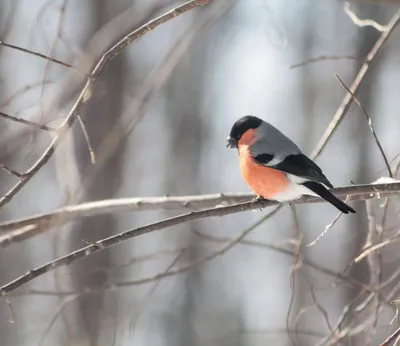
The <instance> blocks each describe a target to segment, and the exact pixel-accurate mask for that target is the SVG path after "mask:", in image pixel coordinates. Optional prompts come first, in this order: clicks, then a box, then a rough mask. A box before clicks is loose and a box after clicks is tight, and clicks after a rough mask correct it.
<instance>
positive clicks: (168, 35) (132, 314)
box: [0, 0, 400, 346]
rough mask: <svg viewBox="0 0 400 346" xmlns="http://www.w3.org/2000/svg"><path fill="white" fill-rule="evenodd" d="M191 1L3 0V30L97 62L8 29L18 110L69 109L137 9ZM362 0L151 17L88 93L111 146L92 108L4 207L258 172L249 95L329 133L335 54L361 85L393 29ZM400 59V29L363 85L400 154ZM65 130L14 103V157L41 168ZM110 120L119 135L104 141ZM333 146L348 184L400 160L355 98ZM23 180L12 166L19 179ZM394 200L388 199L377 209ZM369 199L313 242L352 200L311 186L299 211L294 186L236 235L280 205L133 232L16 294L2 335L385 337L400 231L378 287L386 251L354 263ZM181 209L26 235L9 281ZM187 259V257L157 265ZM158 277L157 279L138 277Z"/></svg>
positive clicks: (134, 193)
mask: <svg viewBox="0 0 400 346" xmlns="http://www.w3.org/2000/svg"><path fill="white" fill-rule="evenodd" d="M177 5H179V3H177V2H172V1H168V0H141V1H140V0H85V1H78V0H50V1H42V0H36V1H29V0H0V41H4V42H7V43H10V44H13V45H17V46H19V47H23V48H26V49H29V50H33V51H37V52H40V53H43V54H45V55H47V56H51V57H54V58H57V59H59V60H61V61H64V62H66V63H69V64H73V65H75V66H78V69H79V71H80V72H77V71H76V70H73V69H70V68H67V67H64V66H60V65H57V64H54V63H51V62H50V61H48V60H44V59H40V58H38V57H36V56H33V55H30V54H27V53H24V52H21V51H17V50H15V49H10V48H7V47H1V46H0V111H2V112H4V113H7V114H10V115H13V116H16V117H22V118H24V119H28V120H31V121H34V122H37V123H39V124H47V125H48V126H53V127H57V126H58V125H59V124H60V122H62V120H63V119H64V117H65V116H66V114H67V113H68V111H69V109H70V108H71V106H72V105H73V102H74V100H76V97H77V95H78V92H79V90H80V89H79V88H81V87H82V86H83V84H82V83H83V81H84V77H83V73H88V72H89V71H90V67H91V66H92V65H93V63H94V62H95V61H96V60H97V59H98V58H99V57H100V55H101V53H102V52H104V51H105V49H106V48H108V47H109V46H110V44H111V43H113V42H115V41H116V39H117V38H118V37H121V35H123V34H124V33H126V32H128V31H129V29H130V28H131V29H133V28H136V27H139V26H140V25H142V24H143V23H146V22H147V21H149V20H150V19H151V18H153V17H155V16H158V15H160V14H162V13H164V12H165V11H167V10H169V9H171V8H173V7H174V6H177ZM343 5H344V2H343V1H339V0H318V1H316V0H286V1H282V0H242V1H222V0H217V1H214V3H213V4H212V5H209V6H202V7H200V8H196V9H194V10H192V11H189V12H187V13H185V14H183V15H182V16H179V17H177V18H175V19H173V20H171V21H169V22H168V23H166V24H164V25H162V26H160V27H158V28H157V29H155V30H154V31H152V32H150V33H149V34H146V35H145V36H144V37H143V38H141V39H139V40H138V41H136V42H134V43H133V44H132V45H131V46H129V47H128V48H127V49H125V50H123V51H122V52H121V54H120V55H119V56H118V57H117V58H116V59H114V60H113V61H112V62H111V64H110V65H109V66H108V67H107V69H106V70H105V72H104V73H103V74H102V75H101V77H100V78H99V80H98V82H97V83H96V84H95V87H94V88H93V89H92V90H91V98H90V100H89V101H88V102H87V103H85V105H84V107H83V108H82V112H81V116H82V119H83V121H84V124H85V128H86V130H87V133H88V138H89V140H90V143H91V145H92V147H93V150H94V152H95V155H96V161H97V163H96V164H95V165H93V164H92V163H91V160H90V155H89V150H88V145H87V142H86V140H85V137H84V135H83V131H82V127H81V126H80V125H79V123H78V122H76V123H75V124H74V126H73V128H72V131H71V132H70V134H69V135H68V136H67V138H66V139H65V140H64V141H63V142H62V145H61V146H60V147H59V148H58V149H57V150H56V153H55V154H54V156H53V157H52V159H51V160H50V161H49V162H48V163H47V164H46V165H45V167H44V168H43V169H41V170H40V171H39V172H38V173H37V174H36V175H35V176H34V177H33V178H32V180H31V181H30V182H29V183H28V184H27V185H26V186H25V187H24V188H23V189H22V190H21V191H20V192H19V193H18V194H17V195H16V196H15V198H13V199H12V200H11V201H10V202H9V203H8V204H6V205H5V206H4V207H3V208H2V209H1V211H0V221H1V222H5V221H8V220H12V219H15V218H20V217H26V216H29V215H32V214H36V213H42V212H47V211H52V210H54V209H56V208H59V207H61V206H63V205H68V204H77V203H82V202H85V201H92V200H101V199H109V198H119V197H149V196H165V195H182V196H184V195H196V194H212V193H219V192H248V189H247V187H246V185H245V183H244V182H243V181H242V179H241V176H240V172H239V167H238V163H237V153H236V152H235V151H234V150H227V149H226V148H225V144H226V142H225V140H226V137H227V135H228V134H229V131H230V128H231V126H232V124H233V123H234V121H236V120H237V119H238V118H239V117H241V116H243V115H246V114H253V115H256V116H258V117H262V118H263V119H264V120H267V121H269V122H271V123H272V124H273V125H275V126H276V127H278V128H279V129H280V130H281V131H282V132H284V133H285V134H286V135H288V136H289V137H290V138H292V139H293V140H294V141H295V142H297V143H298V145H299V146H300V147H301V148H302V150H303V151H304V152H305V153H308V154H309V153H311V152H312V150H313V149H314V148H315V146H316V144H317V143H318V141H319V139H320V138H321V136H322V134H323V132H324V131H325V129H326V127H327V126H328V124H329V122H330V121H331V119H332V116H333V114H334V113H335V111H336V109H337V108H338V107H339V104H340V102H341V100H342V99H343V97H344V96H345V90H344V89H343V87H342V86H341V85H340V84H339V83H338V81H337V80H336V79H335V77H334V74H335V73H337V74H338V75H339V76H340V77H341V79H342V80H343V81H344V82H345V83H346V84H347V85H348V86H349V85H350V84H351V82H352V81H353V79H354V77H355V75H356V73H357V72H358V70H359V68H360V66H361V64H362V63H363V59H364V58H365V56H366V54H367V53H368V52H369V51H370V50H371V48H372V46H373V45H374V44H375V42H376V40H377V39H378V38H379V36H380V35H381V33H380V32H378V31H377V30H375V29H374V28H371V27H364V28H362V27H358V26H356V25H354V24H353V22H352V21H351V20H350V18H349V16H348V15H347V14H346V13H345V11H344V9H343ZM352 10H353V11H354V12H355V13H357V15H358V16H359V17H360V18H371V19H374V20H376V21H377V22H378V23H381V24H386V23H388V22H389V20H390V19H391V18H392V17H393V15H394V14H395V12H396V11H397V10H398V5H397V6H396V4H393V1H391V4H390V3H389V2H382V1H377V2H352ZM321 56H322V57H325V58H324V59H322V60H320V61H317V62H312V63H307V64H303V65H301V66H297V67H296V66H295V65H297V64H299V63H302V62H305V61H307V60H308V59H311V58H317V57H321ZM326 57H328V58H329V57H330V58H329V59H326ZM399 68H400V29H397V31H396V30H394V32H393V34H392V36H391V37H390V38H389V40H388V41H387V42H386V43H385V46H384V47H383V49H382V51H381V52H380V53H379V55H378V56H377V58H376V60H375V62H374V64H372V65H371V67H370V70H369V72H368V75H367V77H366V78H365V80H364V81H363V83H362V86H361V88H360V91H359V93H358V96H359V98H360V100H361V101H362V102H363V104H364V107H365V108H366V109H367V111H368V113H369V115H370V116H371V118H372V120H373V123H374V126H375V130H376V132H377V134H378V136H379V138H380V140H381V143H382V146H383V148H384V150H385V153H386V155H387V157H388V159H389V160H390V162H391V163H393V165H396V163H397V161H396V155H398V154H399V152H400V150H399V149H400V146H399V145H400V140H399V135H398V134H399V130H400V118H399V116H400V113H399V109H400V88H399ZM52 136H53V133H51V132H48V131H43V130H37V129H34V128H32V127H29V126H25V125H23V124H20V123H15V122H11V121H9V120H7V119H3V118H0V163H1V164H5V165H7V166H8V167H11V168H13V169H14V170H16V171H19V172H24V171H25V170H27V169H28V168H29V167H30V166H31V165H32V164H33V163H34V162H35V161H36V160H37V159H38V157H39V156H40V155H41V154H42V152H43V151H44V149H45V148H46V146H47V145H48V144H49V143H50V141H51V139H52ZM110 136H111V138H112V140H111V142H112V143H114V144H115V145H113V146H111V145H107V144H106V145H105V144H104V143H105V142H104V141H105V140H106V139H107V138H110ZM106 143H108V142H106ZM105 149H107V150H105ZM316 162H317V163H318V164H319V165H320V166H321V167H322V169H323V170H324V172H325V173H326V175H327V177H328V178H329V179H330V180H331V182H332V183H333V184H334V185H335V186H341V185H348V184H350V182H353V183H355V184H367V183H370V182H372V181H374V180H376V179H378V178H379V177H382V176H387V170H386V169H385V164H384V162H383V159H382V157H381V156H380V154H379V151H378V149H377V147H376V144H375V142H374V140H373V137H372V135H371V133H370V130H369V127H368V124H367V122H366V120H365V117H364V115H363V114H362V112H361V111H360V110H359V109H358V108H357V106H356V105H352V106H351V108H350V110H349V112H348V114H347V115H346V117H345V119H344V121H343V122H342V123H341V125H340V127H339V129H338V131H337V132H336V133H335V135H334V136H333V137H332V139H331V140H330V141H329V143H328V145H327V147H326V148H325V150H324V151H323V152H322V154H321V155H320V156H319V157H318V159H317V160H316ZM16 182H17V178H16V177H15V176H12V175H10V174H8V173H7V172H6V171H5V170H0V193H1V196H3V195H4V194H5V193H6V192H7V191H8V190H9V189H10V188H11V187H12V186H13V185H14V184H15V183H16ZM397 202H398V201H396V198H392V199H391V204H390V205H389V208H388V215H387V217H386V222H385V223H384V225H382V228H383V232H384V235H385V238H386V237H390V236H393V235H394V234H395V233H396V232H397V231H398V227H399V226H398V225H399V220H398V215H397V212H398V210H399V206H398V204H397ZM383 203H384V200H378V201H375V202H372V203H371V205H370V207H371V208H373V209H374V211H375V214H376V219H377V220H380V219H381V217H382V213H383V209H382V204H383ZM351 205H352V206H354V208H355V209H356V210H357V215H356V216H343V217H341V218H340V219H339V220H338V221H337V222H336V223H335V225H334V226H333V227H332V229H331V230H330V231H329V232H328V233H327V235H325V236H324V237H323V238H321V240H320V241H319V242H318V243H317V244H316V245H314V246H311V247H307V246H306V245H307V244H309V243H310V242H311V241H313V240H314V239H315V238H316V237H317V236H318V235H319V234H320V233H321V232H322V231H323V230H324V229H325V227H326V226H327V225H328V224H330V223H331V222H332V221H333V219H334V218H335V217H336V215H337V213H336V210H335V209H334V208H333V207H332V206H330V205H328V204H308V205H307V204H304V205H299V206H296V211H297V216H298V227H296V226H295V222H294V218H293V213H292V211H291V209H290V207H288V206H285V207H284V208H282V210H280V211H279V212H278V213H277V214H276V215H274V216H273V217H271V218H269V219H267V220H266V221H265V222H263V223H261V224H260V225H259V226H258V227H256V228H255V229H254V230H252V231H251V232H250V233H249V235H248V236H247V237H246V238H245V239H246V240H247V242H241V243H238V244H236V245H235V246H234V247H233V248H232V249H230V250H229V251H226V252H224V253H220V254H217V253H216V252H218V251H219V250H220V249H221V248H223V247H224V246H226V244H228V242H227V241H229V239H233V238H235V237H237V236H239V235H240V234H241V233H242V232H243V231H244V230H246V229H248V228H249V227H251V226H252V225H254V223H255V222H257V221H258V220H260V219H261V218H262V217H264V216H265V215H266V214H267V213H268V212H269V211H270V210H269V209H266V210H263V211H259V210H257V211H248V212H243V213H239V214H235V215H231V216H225V217H221V218H209V219H204V220H201V221H196V222H190V223H185V224H182V225H179V226H176V227H172V228H169V229H166V230H163V231H158V232H153V233H151V234H148V235H144V236H140V237H136V238H134V239H132V240H129V241H126V242H123V243H121V244H118V245H116V246H114V247H111V248H109V249H106V250H105V251H102V252H100V253H96V254H94V255H92V256H89V257H86V258H84V259H82V260H80V261H77V262H75V263H74V264H73V265H70V266H66V267H62V268H60V269H57V270H55V271H51V272H49V273H47V274H46V275H43V276H40V277H39V278H37V279H35V280H33V281H32V282H31V283H29V284H27V285H24V286H23V287H21V288H20V289H18V290H16V291H14V292H12V293H11V294H10V295H9V296H7V299H5V298H3V299H2V300H1V304H0V335H1V342H0V344H1V345H2V346H3V345H4V346H8V345H12V346H14V345H21V346H22V345H23V346H25V345H26V346H30V345H79V346H81V345H82V346H83V345H84V346H86V345H90V346H92V345H122V346H124V345H139V346H140V345H152V346H156V345H160V346H167V345H168V346H189V345H196V346H197V345H198V346H200V345H221V346H225V345H235V346H240V345H243V346H244V345H252V346H253V345H254V346H258V345H292V344H295V345H369V344H371V345H378V344H379V342H382V341H383V340H384V339H385V338H386V337H387V336H388V335H389V334H390V333H391V332H393V331H394V330H395V329H396V328H397V327H398V321H397V319H394V320H393V321H392V319H393V317H394V316H395V312H396V306H395V304H390V302H391V301H393V300H395V299H397V298H398V290H399V289H400V288H399V287H398V286H399V278H400V273H398V272H397V271H398V267H399V263H400V258H399V254H398V251H396V243H393V244H391V245H389V246H388V247H385V248H384V250H383V251H382V252H381V257H380V258H379V259H380V260H381V264H382V277H381V278H380V282H383V283H384V284H385V285H383V286H384V287H382V288H381V289H380V293H381V295H380V296H379V297H378V298H377V296H376V295H371V294H370V293H368V292H367V291H366V290H365V289H363V288H362V287H361V284H360V283H365V284H366V285H368V284H369V283H370V282H371V280H372V278H373V275H371V266H370V264H369V263H368V260H363V261H361V262H360V263H358V264H354V265H352V266H350V267H348V266H349V264H351V263H352V259H353V258H354V257H355V256H357V255H358V254H359V253H360V252H361V251H362V248H363V246H364V244H365V243H366V240H367V235H368V220H367V215H366V211H365V202H354V203H351ZM182 212H185V210H180V211H179V210H175V211H166V210H159V211H151V212H150V211H137V212H133V213H125V214H110V215H100V216H96V217H90V218H86V219H80V220H77V221H74V222H70V223H68V224H67V225H65V226H62V227H54V228H52V229H51V230H49V231H47V232H44V233H42V234H40V235H38V236H36V237H33V238H30V239H28V240H26V241H23V242H16V243H13V244H11V245H8V246H6V247H3V248H1V250H0V284H2V285H4V284H6V283H8V282H9V281H11V280H12V279H14V278H16V277H18V276H20V275H22V274H24V273H25V272H27V271H28V270H30V269H32V268H35V267H37V266H39V265H41V264H43V263H45V262H47V261H50V260H52V259H54V258H56V257H58V256H61V255H65V254H67V253H69V252H71V251H73V250H75V249H78V248H81V247H83V246H85V245H87V244H88V243H90V242H93V241H95V240H98V239H102V238H104V237H107V236H110V235H113V234H116V233H119V232H122V231H124V230H127V229H130V228H134V227H138V226H140V225H144V224H147V223H151V222H155V221H157V220H160V219H163V218H166V217H168V216H172V215H177V214H179V213H182ZM206 236H211V237H206ZM285 251H286V252H285ZM213 253H214V254H215V256H213V257H214V258H213V259H211V260H209V261H205V262H204V263H202V264H199V265H192V264H193V263H194V264H196V262H197V261H201V260H202V259H203V258H205V257H207V256H209V255H210V254H213ZM299 258H300V259H299ZM181 267H187V270H184V271H182V273H179V274H176V275H171V276H168V277H164V278H160V279H157V277H155V276H156V275H157V274H160V273H166V272H168V271H169V270H171V269H172V270H174V269H176V268H181ZM294 268H295V271H294V270H293V269H294ZM342 273H344V275H345V276H346V277H347V279H346V280H344V281H343V280H340V278H339V276H340V275H341V274H342ZM142 278H153V279H152V280H149V282H148V283H146V284H142V285H137V284H135V282H134V281H135V280H138V279H142ZM352 280H353V281H352ZM350 281H351V282H350ZM349 282H350V283H349ZM357 283H358V284H357ZM113 284H117V285H116V287H110V285H113ZM378 284H379V282H378ZM381 286H382V285H381ZM385 301H386V302H385ZM346 311H347V314H346V315H343V313H344V312H346ZM376 316H378V318H377V317H376ZM390 322H392V323H391V324H390Z"/></svg>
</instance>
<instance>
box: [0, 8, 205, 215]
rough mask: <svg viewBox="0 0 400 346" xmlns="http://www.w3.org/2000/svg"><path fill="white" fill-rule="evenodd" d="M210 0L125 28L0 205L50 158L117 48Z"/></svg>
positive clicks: (116, 54)
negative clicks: (50, 138)
mask: <svg viewBox="0 0 400 346" xmlns="http://www.w3.org/2000/svg"><path fill="white" fill-rule="evenodd" d="M211 2H212V0H191V1H188V2H186V3H184V4H182V5H180V6H177V7H175V8H174V9H172V10H170V11H168V12H166V13H164V14H162V15H161V16H159V17H157V18H154V19H153V20H151V21H149V22H148V23H146V24H144V25H142V26H141V27H139V28H137V29H135V30H133V31H130V32H128V33H127V34H126V35H125V36H124V37H123V38H122V39H120V40H119V41H118V42H117V43H115V44H114V45H113V46H112V47H111V48H110V49H108V50H107V51H106V52H105V53H104V54H102V55H101V57H100V59H99V60H98V61H97V63H96V64H95V65H94V68H93V69H92V70H91V73H90V78H87V80H86V83H85V85H84V87H83V88H82V90H81V91H80V93H79V96H78V98H77V99H76V101H75V103H74V105H73V106H72V108H71V110H70V112H69V113H68V115H67V116H66V118H65V120H64V122H63V124H62V125H61V127H60V129H59V131H58V133H57V136H55V138H54V139H53V140H52V142H51V143H50V145H49V146H48V147H47V149H46V150H45V151H44V152H43V154H42V156H41V157H40V158H39V159H38V160H37V161H36V162H35V163H34V164H33V165H32V166H31V167H30V168H29V169H28V170H27V171H26V172H25V176H24V178H23V179H21V180H20V181H19V182H18V183H16V184H15V185H14V186H13V187H12V188H11V189H10V190H9V191H8V192H7V193H6V194H5V195H4V196H3V197H1V198H0V208H1V207H2V206H4V205H5V204H6V203H8V202H9V201H10V200H11V199H12V198H13V197H14V196H15V195H16V194H17V193H18V192H19V191H20V190H21V189H22V188H23V187H24V186H25V185H26V184H27V183H28V181H30V179H31V178H32V177H33V176H34V175H35V174H36V173H37V172H38V171H39V170H40V169H41V168H42V167H43V166H44V165H45V164H46V163H47V162H48V161H49V159H50V158H51V157H52V155H53V153H54V151H55V150H56V148H57V147H58V145H59V144H60V143H61V141H62V140H63V139H64V137H65V135H66V133H67V132H68V130H69V128H70V127H71V126H72V125H73V123H74V122H75V120H76V117H77V115H78V114H79V112H80V108H81V107H82V105H83V104H84V103H85V102H87V101H88V99H89V98H90V97H89V98H88V95H90V90H91V89H92V87H93V84H94V83H95V81H96V80H97V79H98V78H99V77H100V75H101V74H102V73H103V71H104V69H105V68H106V67H107V66H108V64H109V63H110V62H111V61H112V60H113V59H114V58H115V57H116V56H118V55H119V54H120V52H121V51H122V50H123V49H125V48H126V47H128V46H129V45H130V44H132V43H133V42H135V41H136V40H137V39H139V38H140V37H142V36H143V35H145V34H147V33H148V32H150V31H153V30H154V29H155V28H157V27H158V26H160V25H162V24H164V23H166V22H168V21H170V20H171V19H173V18H175V17H177V16H180V15H182V14H183V13H186V12H188V11H190V10H192V9H194V8H196V7H199V6H203V5H207V4H209V3H211Z"/></svg>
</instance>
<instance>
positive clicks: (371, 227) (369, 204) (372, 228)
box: [365, 200, 381, 345]
mask: <svg viewBox="0 0 400 346" xmlns="http://www.w3.org/2000/svg"><path fill="white" fill-rule="evenodd" d="M365 207H366V213H367V218H368V234H367V239H366V242H365V246H370V245H372V244H373V243H374V242H375V238H376V215H375V209H374V202H373V201H372V200H369V201H365ZM368 269H369V278H370V279H369V284H370V286H371V287H374V288H378V286H379V283H380V273H381V263H380V261H379V256H378V254H376V253H373V252H370V253H369V255H368ZM372 301H373V302H374V303H375V304H374V305H373V306H372V307H371V310H373V312H372V313H371V311H367V313H366V316H371V315H373V316H374V322H373V324H372V326H371V328H370V329H369V330H368V334H367V337H366V341H365V344H366V345H371V343H372V339H373V336H374V335H375V333H376V327H377V324H378V318H379V306H380V304H379V298H378V295H377V294H375V296H374V299H373V300H372Z"/></svg>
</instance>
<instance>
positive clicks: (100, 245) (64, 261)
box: [0, 200, 280, 296]
mask: <svg viewBox="0 0 400 346" xmlns="http://www.w3.org/2000/svg"><path fill="white" fill-rule="evenodd" d="M250 203H253V204H257V203H258V204H260V201H258V200H257V201H254V202H253V201H252V202H250ZM246 204H249V203H243V204H237V205H235V206H232V207H234V208H235V209H236V212H240V210H241V209H242V208H243V207H246ZM260 206H261V205H259V206H258V208H260ZM232 207H231V208H232ZM219 209H220V208H216V209H211V210H210V209H209V210H203V211H198V212H193V213H188V214H184V215H180V216H175V217H171V218H169V219H165V220H162V221H159V222H155V223H152V224H149V225H147V226H143V227H139V228H135V229H132V230H129V231H126V232H123V233H120V234H117V235H114V236H111V237H108V238H105V239H102V240H99V241H97V242H95V243H93V244H90V245H88V246H86V247H83V248H81V249H79V250H76V251H74V252H71V253H70V254H68V255H65V256H63V257H59V258H58V259H56V260H54V261H51V262H48V263H46V264H44V265H42V266H40V267H37V268H36V269H33V270H30V271H29V272H28V273H26V274H24V275H22V276H20V277H19V278H17V279H15V280H13V281H11V282H9V283H8V284H6V285H4V286H1V287H0V296H5V295H6V294H7V293H9V292H11V291H13V290H15V289H17V288H18V287H20V286H22V285H24V284H26V283H27V282H29V281H32V280H33V279H35V278H36V277H38V276H41V275H43V274H45V273H47V272H49V271H52V270H54V269H56V268H58V267H61V266H63V265H68V264H70V263H72V262H74V261H76V260H78V259H80V258H83V257H86V256H89V255H91V254H93V253H95V252H98V251H101V250H104V249H105V248H107V247H109V246H112V245H115V244H118V243H120V242H122V241H124V240H127V239H130V238H132V237H135V236H139V235H141V234H146V233H149V232H151V231H155V230H161V229H163V228H166V227H169V226H174V225H178V224H180V223H184V222H187V221H191V220H196V219H200V218H205V217H211V216H219V215H218V213H215V212H216V211H219ZM279 209H280V206H278V207H276V208H275V209H273V210H272V211H270V212H269V213H268V214H267V215H265V216H264V217H263V218H262V219H261V220H259V221H258V222H256V223H255V224H253V225H252V226H250V227H249V228H247V229H246V230H245V231H243V232H242V233H241V234H240V236H238V237H237V238H236V239H233V240H232V242H230V243H229V244H227V245H225V246H224V247H223V248H222V249H220V250H218V251H216V252H213V253H212V254H210V255H208V256H206V257H204V258H202V259H200V260H198V261H195V262H194V263H190V264H188V265H187V266H184V267H181V268H177V269H175V270H171V271H168V272H164V273H161V274H158V275H155V276H153V277H150V278H144V279H139V280H135V281H129V282H124V283H117V284H113V286H114V287H124V286H131V285H142V284H146V283H149V282H153V281H156V280H158V279H159V278H162V277H166V276H173V275H176V274H179V273H182V272H185V271H187V270H189V269H192V268H194V267H196V266H199V265H201V264H203V263H205V262H207V261H210V260H212V259H214V258H216V257H218V256H221V255H223V254H224V253H226V252H227V251H229V250H230V249H231V248H232V247H234V246H235V245H236V244H238V243H239V242H240V241H241V240H243V239H244V237H245V236H246V235H248V234H249V233H250V232H251V231H253V230H254V229H255V228H256V227H258V226H259V225H260V224H262V223H263V222H264V221H266V220H267V219H269V218H270V217H271V216H273V215H274V214H275V213H276V212H277V211H278V210H279ZM103 289H104V288H103Z"/></svg>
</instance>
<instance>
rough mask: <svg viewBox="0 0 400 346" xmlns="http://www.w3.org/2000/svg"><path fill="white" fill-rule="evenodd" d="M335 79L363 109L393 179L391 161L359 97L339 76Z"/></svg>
mask: <svg viewBox="0 0 400 346" xmlns="http://www.w3.org/2000/svg"><path fill="white" fill-rule="evenodd" d="M335 77H336V78H337V80H338V81H339V82H340V84H342V86H343V88H344V89H345V90H346V91H347V92H348V93H349V94H350V95H351V97H352V98H353V100H354V102H355V103H357V105H358V106H359V107H360V108H361V110H362V112H363V113H364V115H365V118H366V120H367V123H368V126H369V129H370V131H371V133H372V136H374V139H375V143H376V145H377V147H378V149H379V152H380V153H381V156H382V158H383V161H384V162H385V165H386V168H387V170H388V174H389V177H390V178H393V174H392V169H391V168H390V163H389V160H388V158H387V156H386V154H385V152H384V150H383V148H382V145H381V142H380V141H379V139H378V135H377V134H376V132H375V129H374V127H373V126H372V119H371V117H370V116H369V115H368V113H367V111H366V109H365V108H364V106H363V105H362V103H361V102H360V101H359V100H358V99H357V97H356V96H355V95H354V93H352V92H351V91H350V89H349V88H348V87H347V86H346V84H344V82H343V81H342V80H341V79H340V77H339V76H338V75H337V74H335Z"/></svg>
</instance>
